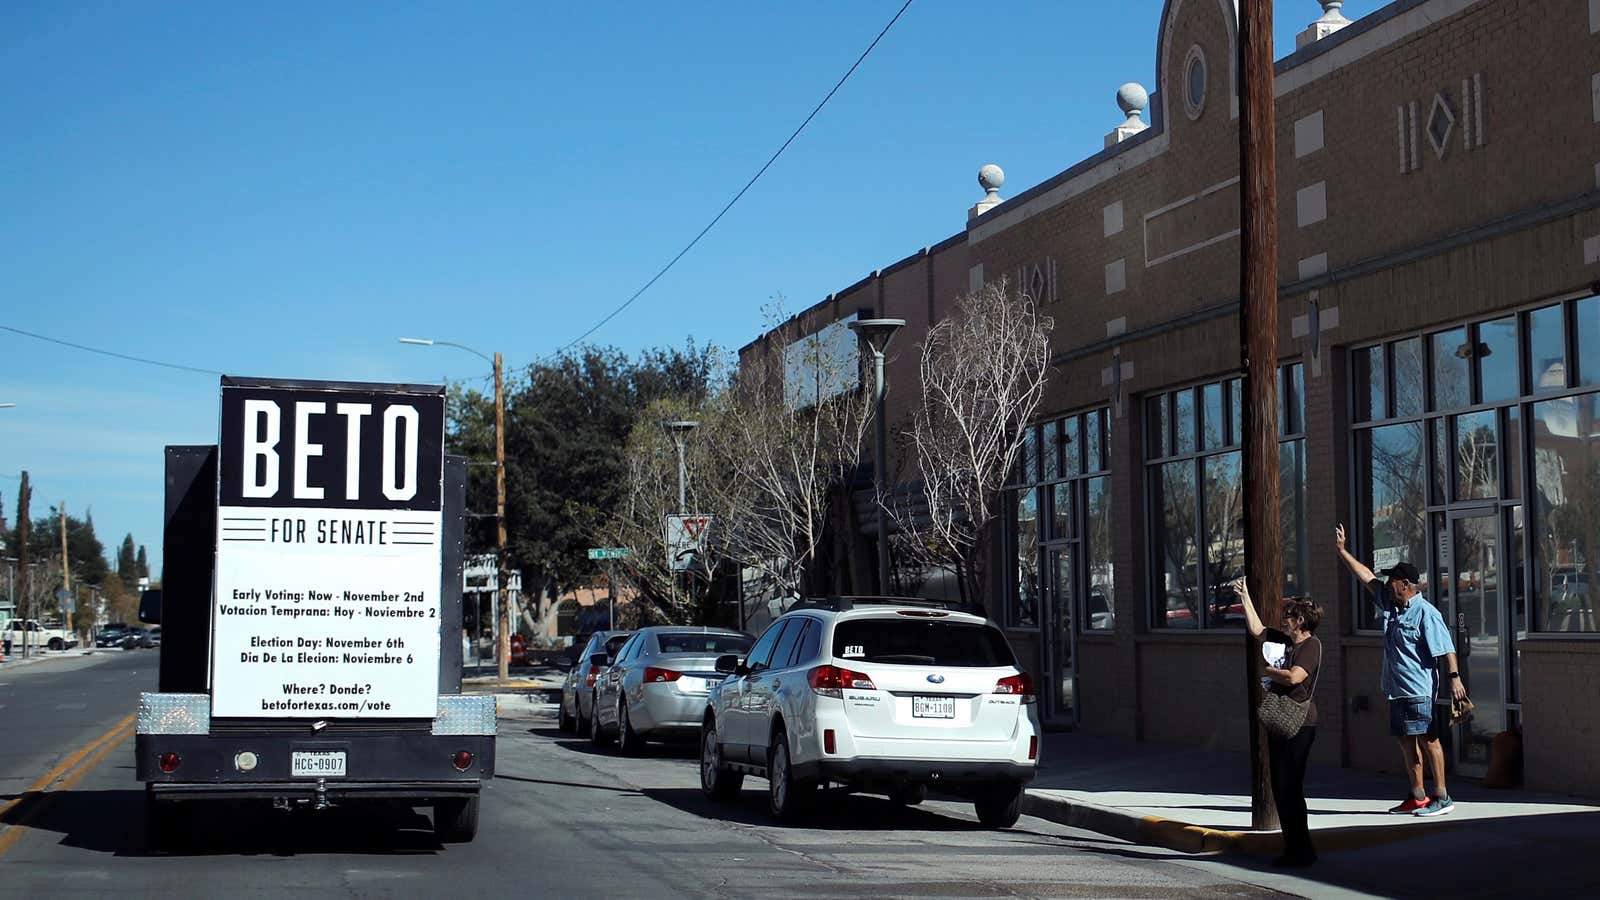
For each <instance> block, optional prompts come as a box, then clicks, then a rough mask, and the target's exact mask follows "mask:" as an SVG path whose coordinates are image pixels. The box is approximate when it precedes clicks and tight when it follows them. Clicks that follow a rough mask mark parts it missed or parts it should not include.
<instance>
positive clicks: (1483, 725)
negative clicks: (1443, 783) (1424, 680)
mask: <svg viewBox="0 0 1600 900" xmlns="http://www.w3.org/2000/svg"><path fill="white" fill-rule="evenodd" d="M1498 519H1499V516H1497V515H1496V514H1495V513H1494V511H1492V510H1474V511H1471V512H1461V513H1456V514H1454V515H1452V516H1451V518H1450V561H1451V571H1450V573H1449V575H1450V579H1451V580H1450V587H1451V590H1450V600H1451V604H1450V605H1451V607H1453V608H1452V609H1451V610H1450V612H1449V614H1448V615H1447V616H1446V621H1447V622H1449V623H1450V624H1451V625H1452V626H1453V636H1454V639H1455V643H1456V661H1457V663H1458V664H1459V666H1460V669H1461V680H1462V683H1463V684H1464V685H1465V686H1466V688H1467V696H1468V697H1470V698H1471V699H1472V704H1473V707H1474V711H1473V715H1472V718H1471V720H1469V721H1468V722H1467V723H1465V724H1463V725H1459V726H1457V727H1456V733H1455V735H1454V738H1455V740H1454V743H1455V762H1456V766H1457V768H1458V770H1459V771H1461V772H1462V773H1463V774H1467V775H1476V776H1481V775H1483V774H1484V772H1485V771H1486V769H1487V766H1488V764H1489V748H1490V743H1491V742H1492V741H1493V740H1494V736H1495V735H1496V734H1498V733H1500V732H1501V731H1503V730H1505V727H1506V701H1507V694H1508V689H1509V686H1510V680H1509V675H1508V673H1507V671H1506V660H1507V658H1508V655H1509V654H1508V651H1509V648H1508V647H1507V642H1508V641H1507V638H1508V628H1507V622H1508V621H1509V617H1508V615H1507V609H1506V605H1507V598H1506V596H1505V592H1504V591H1502V590H1501V587H1502V585H1503V584H1505V579H1503V578H1502V577H1501V572H1500V548H1501V543H1502V542H1501V540H1500V533H1499V522H1498ZM1440 677H1441V679H1442V683H1441V684H1440V696H1441V697H1449V696H1450V686H1449V684H1447V683H1443V682H1447V681H1448V678H1446V677H1445V675H1444V673H1443V672H1441V673H1440ZM1441 712H1443V710H1441Z"/></svg>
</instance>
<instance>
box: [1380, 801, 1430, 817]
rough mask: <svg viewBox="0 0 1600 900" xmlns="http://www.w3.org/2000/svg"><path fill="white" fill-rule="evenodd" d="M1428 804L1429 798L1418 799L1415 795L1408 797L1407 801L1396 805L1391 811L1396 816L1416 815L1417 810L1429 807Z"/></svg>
mask: <svg viewBox="0 0 1600 900" xmlns="http://www.w3.org/2000/svg"><path fill="white" fill-rule="evenodd" d="M1427 805H1428V801H1427V800H1418V799H1417V798H1415V797H1407V798H1406V799H1405V802H1403V803H1401V804H1400V805H1399V806H1396V807H1395V808H1394V809H1391V810H1389V813H1390V815H1396V816H1409V815H1414V814H1415V813H1416V811H1417V810H1419V809H1424V808H1426V807H1427Z"/></svg>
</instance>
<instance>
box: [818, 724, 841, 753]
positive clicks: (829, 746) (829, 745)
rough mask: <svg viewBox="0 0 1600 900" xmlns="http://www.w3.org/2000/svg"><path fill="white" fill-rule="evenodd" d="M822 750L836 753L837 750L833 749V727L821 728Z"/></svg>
mask: <svg viewBox="0 0 1600 900" xmlns="http://www.w3.org/2000/svg"><path fill="white" fill-rule="evenodd" d="M822 752H823V753H837V752H838V751H837V750H835V749H834V743H833V729H832V728H824V729H823V730H822Z"/></svg>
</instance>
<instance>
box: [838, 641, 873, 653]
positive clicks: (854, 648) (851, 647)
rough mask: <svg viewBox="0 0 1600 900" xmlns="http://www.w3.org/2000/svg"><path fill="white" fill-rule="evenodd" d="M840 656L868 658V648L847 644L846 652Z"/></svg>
mask: <svg viewBox="0 0 1600 900" xmlns="http://www.w3.org/2000/svg"><path fill="white" fill-rule="evenodd" d="M839 655H840V656H866V655H867V648H865V647H863V646H861V645H860V644H846V645H845V648H844V652H843V653H841V654H839Z"/></svg>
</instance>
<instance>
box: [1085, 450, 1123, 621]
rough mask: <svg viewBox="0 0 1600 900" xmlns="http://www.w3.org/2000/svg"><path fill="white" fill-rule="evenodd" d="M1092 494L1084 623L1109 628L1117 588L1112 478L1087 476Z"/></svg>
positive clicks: (1089, 510)
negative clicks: (1114, 568) (1112, 560)
mask: <svg viewBox="0 0 1600 900" xmlns="http://www.w3.org/2000/svg"><path fill="white" fill-rule="evenodd" d="M1086 481H1087V488H1088V494H1089V502H1088V508H1087V516H1086V517H1085V518H1086V521H1085V523H1084V529H1085V537H1086V538H1087V539H1088V557H1089V559H1088V567H1087V570H1088V573H1089V591H1088V593H1087V594H1085V595H1084V610H1083V616H1082V621H1083V627H1084V628H1085V629H1087V630H1089V631H1109V630H1111V627H1112V625H1113V624H1115V619H1116V608H1117V604H1116V599H1115V598H1116V588H1115V579H1113V577H1112V575H1113V571H1112V565H1111V478H1110V477H1109V476H1106V475H1101V476H1099V477H1097V478H1089V479H1086Z"/></svg>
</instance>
